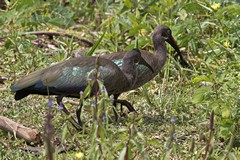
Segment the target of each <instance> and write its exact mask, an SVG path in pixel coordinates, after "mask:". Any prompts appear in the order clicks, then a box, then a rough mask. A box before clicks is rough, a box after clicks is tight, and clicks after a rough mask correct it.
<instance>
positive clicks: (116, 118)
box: [113, 96, 118, 122]
mask: <svg viewBox="0 0 240 160" xmlns="http://www.w3.org/2000/svg"><path fill="white" fill-rule="evenodd" d="M113 106H114V108H113V113H114V115H115V121H116V122H117V120H118V114H117V111H116V108H117V102H116V101H115V96H114V101H113Z"/></svg>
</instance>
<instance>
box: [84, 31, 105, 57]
mask: <svg viewBox="0 0 240 160" xmlns="http://www.w3.org/2000/svg"><path fill="white" fill-rule="evenodd" d="M105 33H106V32H104V33H103V34H102V36H101V37H100V39H99V40H98V41H97V42H96V43H95V44H94V45H93V46H92V48H91V49H90V50H89V51H88V52H86V53H85V56H91V55H92V54H93V52H94V51H95V50H96V48H97V47H98V46H99V44H100V43H101V41H102V39H103V37H104V35H105Z"/></svg>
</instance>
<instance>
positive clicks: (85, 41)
mask: <svg viewBox="0 0 240 160" xmlns="http://www.w3.org/2000/svg"><path fill="white" fill-rule="evenodd" d="M22 35H47V36H49V37H51V36H66V37H69V38H73V39H75V40H77V41H80V42H82V43H85V44H86V45H87V47H91V46H93V43H92V42H90V41H88V40H86V39H83V38H78V37H77V36H74V35H71V34H68V33H62V32H49V31H34V32H26V33H23V34H22Z"/></svg>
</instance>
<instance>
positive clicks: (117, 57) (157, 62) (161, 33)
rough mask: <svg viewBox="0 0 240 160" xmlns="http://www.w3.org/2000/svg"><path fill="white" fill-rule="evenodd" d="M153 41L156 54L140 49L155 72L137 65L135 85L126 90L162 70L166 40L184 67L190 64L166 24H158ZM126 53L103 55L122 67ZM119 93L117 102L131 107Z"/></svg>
mask: <svg viewBox="0 0 240 160" xmlns="http://www.w3.org/2000/svg"><path fill="white" fill-rule="evenodd" d="M152 41H153V45H154V49H155V53H154V54H152V53H150V52H148V51H145V50H140V51H141V55H142V57H143V59H144V60H145V61H146V62H147V63H148V64H149V65H150V66H151V67H152V68H153V70H154V72H151V71H150V70H149V67H145V66H143V65H141V64H138V65H137V73H138V74H137V77H136V83H134V85H133V86H132V87H131V88H126V90H124V91H129V90H132V89H136V88H138V87H140V86H142V85H144V84H145V83H146V82H148V81H150V80H151V79H153V78H154V77H155V76H156V75H157V74H158V73H159V72H160V70H161V69H162V67H163V66H164V64H165V62H166V59H167V46H166V43H165V41H166V42H168V43H169V44H170V45H171V46H172V47H173V48H174V49H175V51H176V52H177V55H178V56H179V57H180V64H181V65H182V66H184V67H186V66H188V63H187V62H186V61H185V60H184V59H183V57H182V55H181V52H180V50H179V47H178V45H177V44H176V41H175V39H174V38H173V36H172V31H171V30H170V28H169V27H167V26H164V25H159V26H157V27H156V28H155V29H154V31H153V35H152ZM126 53H127V52H126V51H122V52H114V53H111V54H105V55H103V56H101V57H103V58H106V59H109V60H112V61H113V62H114V63H115V64H117V65H118V66H119V67H121V66H122V65H123V57H124V56H125V54H126ZM119 95H120V94H114V98H115V99H116V102H120V103H121V102H124V103H123V104H124V105H125V106H127V107H128V108H130V106H131V104H130V103H129V102H127V101H125V100H118V97H119ZM115 105H116V103H115ZM131 108H133V107H131Z"/></svg>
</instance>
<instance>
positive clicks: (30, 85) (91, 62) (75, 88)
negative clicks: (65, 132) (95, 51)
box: [10, 49, 153, 129]
mask: <svg viewBox="0 0 240 160" xmlns="http://www.w3.org/2000/svg"><path fill="white" fill-rule="evenodd" d="M140 64H141V65H143V66H146V67H147V68H149V71H150V72H153V68H152V67H151V66H150V65H149V64H148V63H147V62H146V61H145V60H144V59H143V58H142V56H141V52H140V51H139V50H138V49H133V50H131V51H128V52H126V54H124V56H123V58H122V65H121V68H119V67H118V66H117V65H116V64H115V63H113V62H112V61H111V60H108V59H105V58H102V57H94V56H92V57H89V56H82V57H78V58H72V59H69V60H66V61H64V62H60V63H58V64H55V65H53V66H50V67H48V68H44V69H41V70H38V71H35V72H32V73H30V74H29V75H26V76H25V77H23V78H22V79H20V80H18V81H16V82H15V83H14V84H12V85H11V86H10V88H11V90H12V91H13V92H16V94H15V100H20V99H22V98H24V97H26V96H28V95H30V94H39V95H57V103H58V104H59V105H60V106H62V109H63V111H64V112H65V113H66V114H68V115H69V112H68V111H67V110H66V108H65V107H64V105H63V104H62V98H63V97H74V98H79V97H80V92H81V91H84V90H85V88H86V87H87V85H88V79H89V78H90V79H94V78H95V77H96V76H95V75H96V73H94V72H93V70H94V69H96V68H97V70H98V71H97V72H98V74H99V75H100V77H99V79H100V80H101V81H102V82H103V84H104V86H105V87H106V90H107V92H108V94H109V95H111V94H113V95H118V94H121V93H122V92H124V91H126V90H129V89H130V88H134V86H135V85H136V82H137V79H136V78H137V77H138V70H136V67H137V66H138V65H140ZM94 91H95V89H94V87H93V89H92V92H91V93H92V95H93V94H94ZM129 110H131V111H134V110H132V109H131V108H129ZM80 113H81V110H79V111H78V112H77V117H78V122H79V125H78V126H77V127H78V128H79V129H81V120H80V117H79V116H80ZM72 119H73V118H72ZM73 120H74V119H73ZM74 124H77V122H76V121H75V120H74ZM75 127H76V126H75Z"/></svg>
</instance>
